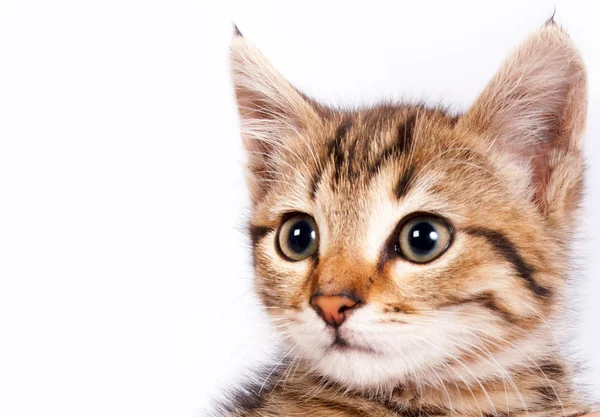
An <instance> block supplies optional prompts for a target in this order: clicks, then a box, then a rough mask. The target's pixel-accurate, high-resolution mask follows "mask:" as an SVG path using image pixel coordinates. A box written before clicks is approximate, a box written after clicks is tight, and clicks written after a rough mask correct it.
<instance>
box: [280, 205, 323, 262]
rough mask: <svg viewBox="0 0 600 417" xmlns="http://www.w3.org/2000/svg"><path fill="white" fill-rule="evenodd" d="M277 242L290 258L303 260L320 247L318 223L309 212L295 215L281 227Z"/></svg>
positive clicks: (282, 251)
mask: <svg viewBox="0 0 600 417" xmlns="http://www.w3.org/2000/svg"><path fill="white" fill-rule="evenodd" d="M277 243H278V245H279V250H280V251H281V253H282V254H283V255H284V256H285V257H286V258H287V259H288V260H290V261H302V260H303V259H306V258H308V257H309V256H312V255H314V254H315V253H316V252H317V250H318V249H319V233H318V231H317V224H316V223H315V221H314V220H313V218H312V217H310V216H309V215H307V214H297V215H294V216H292V217H290V218H289V219H287V220H286V221H285V222H284V223H283V224H282V225H281V227H280V228H279V232H278V236H277Z"/></svg>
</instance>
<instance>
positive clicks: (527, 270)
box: [465, 227, 550, 298]
mask: <svg viewBox="0 0 600 417" xmlns="http://www.w3.org/2000/svg"><path fill="white" fill-rule="evenodd" d="M465 231H466V232H467V233H468V234H470V235H473V236H479V237H483V238H485V239H486V240H487V241H488V242H489V243H490V244H491V245H492V246H493V247H494V249H495V250H496V251H497V252H498V253H499V254H500V255H502V256H503V257H504V259H506V260H507V261H508V262H510V263H511V264H512V265H513V267H514V268H515V270H516V271H517V275H518V276H519V277H520V278H521V279H522V280H523V281H525V283H526V284H527V286H528V288H529V289H530V290H531V292H533V293H534V294H535V295H536V296H538V297H541V298H546V297H548V296H550V290H549V289H548V288H546V287H543V286H541V285H540V284H538V283H537V282H536V281H535V279H534V278H533V275H534V273H535V270H534V269H533V267H532V266H530V265H529V264H528V263H527V262H525V260H524V259H523V257H521V255H520V254H519V251H518V250H517V248H516V247H515V245H514V244H513V243H512V242H511V241H510V240H509V239H508V237H506V236H505V235H504V234H502V233H500V232H497V231H495V230H490V229H486V228H483V227H475V228H470V229H467V230H465Z"/></svg>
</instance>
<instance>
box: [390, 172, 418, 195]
mask: <svg viewBox="0 0 600 417" xmlns="http://www.w3.org/2000/svg"><path fill="white" fill-rule="evenodd" d="M414 175H415V169H414V168H413V167H408V168H407V169H405V170H404V172H403V173H402V176H401V177H400V179H399V180H398V183H397V184H396V187H395V188H394V193H395V194H396V197H398V198H402V197H404V196H405V195H406V194H407V193H408V190H409V189H410V185H411V182H412V180H413V177H414Z"/></svg>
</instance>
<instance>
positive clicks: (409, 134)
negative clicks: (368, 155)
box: [368, 115, 416, 176]
mask: <svg viewBox="0 0 600 417" xmlns="http://www.w3.org/2000/svg"><path fill="white" fill-rule="evenodd" d="M415 121H416V116H414V115H411V116H409V117H408V118H407V119H406V120H405V121H404V122H402V124H400V126H399V127H398V134H397V137H396V141H394V143H393V144H392V145H391V146H388V147H387V148H385V149H384V150H383V151H382V152H381V153H380V154H379V155H378V156H377V158H375V160H374V162H373V163H372V164H371V166H369V168H368V169H369V174H370V175H371V176H373V175H376V174H377V173H378V172H379V170H380V169H381V167H382V166H383V165H384V164H386V163H387V162H388V161H389V160H390V159H391V158H392V157H394V156H398V155H401V154H403V153H407V152H408V151H409V150H410V148H411V146H412V143H413V132H414V130H415Z"/></svg>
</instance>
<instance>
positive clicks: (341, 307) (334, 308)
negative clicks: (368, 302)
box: [310, 294, 360, 327]
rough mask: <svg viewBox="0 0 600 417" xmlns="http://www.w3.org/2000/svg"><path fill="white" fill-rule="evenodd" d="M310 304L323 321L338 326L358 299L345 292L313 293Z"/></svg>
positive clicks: (356, 303)
mask: <svg viewBox="0 0 600 417" xmlns="http://www.w3.org/2000/svg"><path fill="white" fill-rule="evenodd" d="M310 304H311V305H312V307H313V308H314V309H315V311H316V312H317V313H318V314H319V316H321V318H322V319H323V320H324V321H325V323H327V324H328V325H330V326H333V327H339V326H341V325H342V323H343V322H344V321H345V320H346V318H347V316H348V314H349V312H350V310H351V309H353V308H355V307H357V306H358V305H359V304H360V300H358V299H357V298H356V297H353V296H349V295H345V294H338V295H313V296H312V297H311V298H310Z"/></svg>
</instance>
